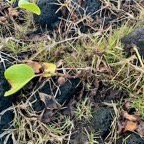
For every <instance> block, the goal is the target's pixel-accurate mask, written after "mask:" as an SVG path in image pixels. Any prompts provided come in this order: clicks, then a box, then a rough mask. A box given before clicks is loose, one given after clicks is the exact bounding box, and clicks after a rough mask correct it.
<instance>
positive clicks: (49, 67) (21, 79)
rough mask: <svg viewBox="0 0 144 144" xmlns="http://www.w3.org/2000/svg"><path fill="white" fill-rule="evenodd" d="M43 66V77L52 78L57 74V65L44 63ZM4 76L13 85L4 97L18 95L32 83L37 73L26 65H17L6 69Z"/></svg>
mask: <svg viewBox="0 0 144 144" xmlns="http://www.w3.org/2000/svg"><path fill="white" fill-rule="evenodd" d="M43 65H44V67H43V68H44V74H43V75H42V76H43V77H51V76H52V74H53V73H55V70H56V65H55V64H51V63H43ZM4 76H5V78H6V79H7V80H8V82H9V84H10V85H11V89H10V90H9V91H7V92H5V94H4V96H9V95H12V94H14V93H16V92H17V91H18V90H20V89H21V88H22V87H24V86H25V85H26V84H27V83H28V82H29V81H31V80H32V79H33V78H34V77H35V72H34V70H33V69H32V68H31V67H30V66H28V65H26V64H16V65H13V66H11V67H9V68H8V69H6V71H5V73H4Z"/></svg>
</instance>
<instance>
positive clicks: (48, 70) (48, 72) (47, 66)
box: [42, 62, 56, 77]
mask: <svg viewBox="0 0 144 144" xmlns="http://www.w3.org/2000/svg"><path fill="white" fill-rule="evenodd" d="M42 68H43V70H44V74H43V77H51V76H52V75H54V73H55V71H56V65H55V64H53V63H46V62H43V63H42Z"/></svg>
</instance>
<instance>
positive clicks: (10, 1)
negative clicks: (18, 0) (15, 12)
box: [6, 0, 15, 5]
mask: <svg viewBox="0 0 144 144" xmlns="http://www.w3.org/2000/svg"><path fill="white" fill-rule="evenodd" d="M6 1H7V2H8V3H10V4H11V5H12V4H13V3H14V2H15V0H6Z"/></svg>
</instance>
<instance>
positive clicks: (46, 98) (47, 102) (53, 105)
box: [39, 92, 61, 110]
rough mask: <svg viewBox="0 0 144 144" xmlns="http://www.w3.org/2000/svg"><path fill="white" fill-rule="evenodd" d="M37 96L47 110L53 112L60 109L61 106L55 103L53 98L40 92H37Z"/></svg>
mask: <svg viewBox="0 0 144 144" xmlns="http://www.w3.org/2000/svg"><path fill="white" fill-rule="evenodd" d="M39 96H40V99H41V101H43V103H44V104H45V106H46V108H47V109H50V110H53V109H57V108H59V107H61V105H60V104H59V103H58V102H57V101H56V99H55V98H54V97H53V96H51V95H48V94H45V93H41V92H39Z"/></svg>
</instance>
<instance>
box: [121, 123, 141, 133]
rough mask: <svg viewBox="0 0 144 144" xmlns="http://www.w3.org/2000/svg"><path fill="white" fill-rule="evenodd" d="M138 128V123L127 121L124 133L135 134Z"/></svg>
mask: <svg viewBox="0 0 144 144" xmlns="http://www.w3.org/2000/svg"><path fill="white" fill-rule="evenodd" d="M137 127H138V123H137V122H133V121H127V122H126V125H125V128H124V130H123V132H126V131H130V132H134V131H135V130H136V129H137Z"/></svg>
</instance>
